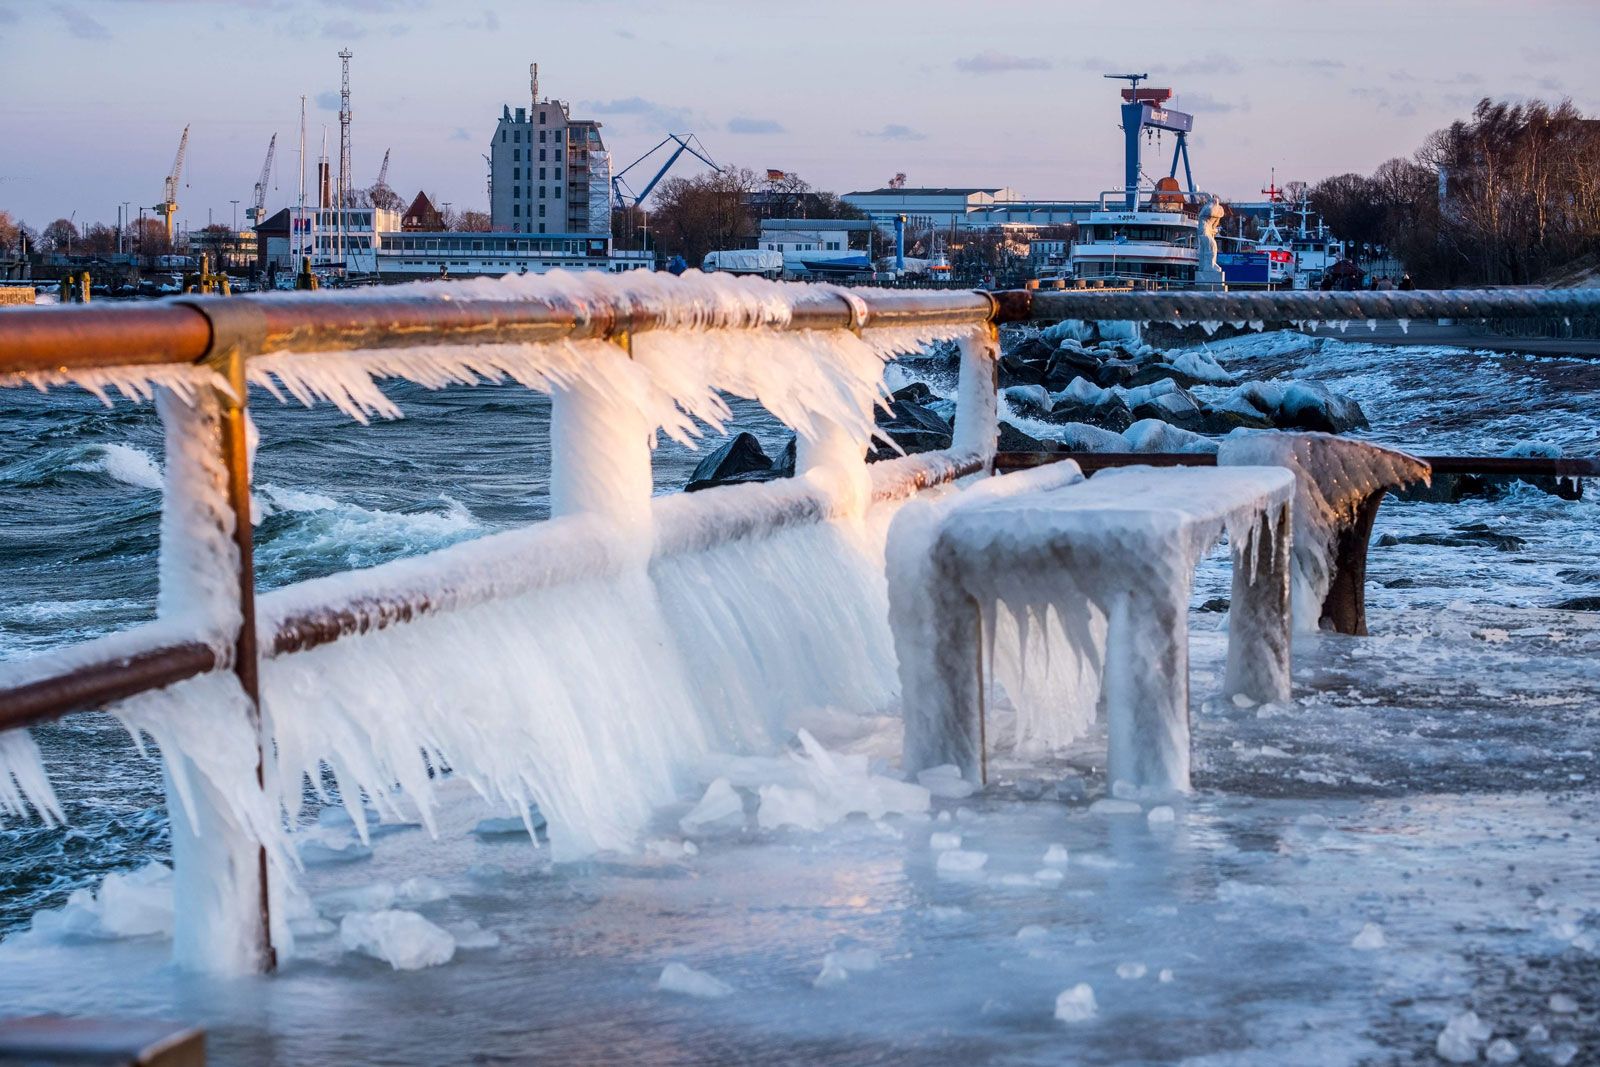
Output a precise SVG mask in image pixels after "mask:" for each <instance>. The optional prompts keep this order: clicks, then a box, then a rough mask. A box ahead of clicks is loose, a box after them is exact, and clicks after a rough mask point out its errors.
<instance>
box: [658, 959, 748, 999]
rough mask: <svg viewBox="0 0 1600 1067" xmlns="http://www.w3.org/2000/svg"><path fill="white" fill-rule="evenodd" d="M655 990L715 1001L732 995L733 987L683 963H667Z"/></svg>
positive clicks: (662, 969)
mask: <svg viewBox="0 0 1600 1067" xmlns="http://www.w3.org/2000/svg"><path fill="white" fill-rule="evenodd" d="M656 988H657V989H659V990H661V992H663V993H682V994H683V995H684V996H689V997H702V998H704V999H707V1000H716V999H719V998H721V997H726V996H729V995H731V994H732V993H733V991H734V990H733V986H731V985H729V984H728V983H727V982H724V981H722V980H721V979H720V978H714V977H712V976H711V975H709V974H707V973H706V972H704V971H697V970H695V969H694V968H693V967H690V966H688V965H687V964H683V963H669V964H667V965H666V966H665V967H663V968H661V977H660V978H658V979H656Z"/></svg>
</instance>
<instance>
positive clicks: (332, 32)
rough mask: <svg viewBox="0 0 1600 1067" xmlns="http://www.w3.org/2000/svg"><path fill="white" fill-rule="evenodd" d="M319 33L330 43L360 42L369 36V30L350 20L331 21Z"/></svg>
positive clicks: (323, 25)
mask: <svg viewBox="0 0 1600 1067" xmlns="http://www.w3.org/2000/svg"><path fill="white" fill-rule="evenodd" d="M318 32H319V33H320V34H321V35H322V36H323V37H326V38H327V39H328V40H330V41H359V40H361V38H363V37H365V36H366V35H367V28H366V27H365V26H361V25H357V24H356V23H354V22H352V21H351V20H349V19H329V20H328V21H327V22H324V23H323V24H322V29H321V30H319V31H318Z"/></svg>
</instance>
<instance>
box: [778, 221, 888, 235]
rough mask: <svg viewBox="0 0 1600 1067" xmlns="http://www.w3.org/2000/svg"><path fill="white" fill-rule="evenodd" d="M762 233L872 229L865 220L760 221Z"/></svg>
mask: <svg viewBox="0 0 1600 1067" xmlns="http://www.w3.org/2000/svg"><path fill="white" fill-rule="evenodd" d="M761 229H762V232H765V231H767V230H847V231H850V232H856V231H859V230H870V229H872V223H870V222H868V221H867V220H866V219H762V220H761Z"/></svg>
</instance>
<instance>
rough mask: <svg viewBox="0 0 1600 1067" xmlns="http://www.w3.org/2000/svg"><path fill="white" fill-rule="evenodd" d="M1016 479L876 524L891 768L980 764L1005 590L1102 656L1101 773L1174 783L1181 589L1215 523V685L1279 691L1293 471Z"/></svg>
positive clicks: (1267, 697) (1182, 726) (1181, 701)
mask: <svg viewBox="0 0 1600 1067" xmlns="http://www.w3.org/2000/svg"><path fill="white" fill-rule="evenodd" d="M1065 465H1066V464H1060V465H1059V466H1065ZM1033 473H1034V474H1036V475H1037V474H1040V473H1042V472H1033ZM1072 473H1073V474H1074V475H1076V473H1077V472H1076V470H1074V471H1073V472H1072ZM1019 477H1022V476H1020V475H1008V476H1006V477H1004V478H998V479H994V482H995V483H996V485H995V488H993V489H990V490H989V491H988V492H987V493H984V494H981V495H979V496H975V497H972V498H969V499H965V500H963V499H960V498H959V497H958V498H957V499H956V500H955V501H952V502H950V503H949V504H946V505H945V506H944V508H943V509H941V508H940V506H939V505H938V504H934V505H932V506H931V508H930V509H928V510H926V511H924V512H923V513H921V514H920V515H919V514H918V513H915V512H908V513H906V514H904V515H903V516H901V517H900V518H897V519H896V526H895V528H893V529H891V531H890V545H889V549H890V559H891V566H890V572H889V588H890V606H891V621H892V625H893V628H894V632H895V645H896V650H897V652H898V654H899V659H900V677H901V687H902V696H903V703H904V709H905V710H904V715H905V746H904V767H905V769H906V770H907V771H908V772H913V773H914V772H917V771H920V770H924V769H928V768H931V767H935V766H938V765H941V764H955V765H956V766H957V767H959V768H960V769H961V772H962V774H963V775H964V776H965V777H966V778H968V779H969V780H972V781H979V780H981V778H982V777H983V774H984V767H983V758H984V757H983V750H984V736H983V731H984V729H985V725H984V709H983V695H984V684H983V678H982V670H983V664H984V649H985V645H986V635H985V626H986V621H987V624H988V626H989V627H993V626H994V620H995V618H996V616H997V610H996V609H997V608H998V607H999V606H1001V605H1004V607H1005V608H1007V609H1008V610H1009V611H1011V612H1013V613H1032V614H1034V615H1035V616H1038V617H1048V614H1049V612H1051V611H1053V612H1054V613H1055V614H1056V615H1057V616H1058V617H1059V618H1060V619H1062V620H1066V625H1067V629H1068V631H1070V632H1073V633H1076V634H1077V635H1078V638H1077V642H1076V643H1078V644H1079V645H1090V646H1093V647H1090V648H1082V647H1080V648H1079V649H1077V650H1076V651H1078V652H1079V653H1085V654H1089V655H1094V656H1098V657H1100V658H1101V659H1102V660H1103V664H1102V665H1103V672H1102V676H1103V686H1102V692H1101V695H1102V697H1103V703H1104V706H1105V709H1106V723H1107V734H1108V749H1109V751H1108V757H1107V759H1108V773H1109V775H1110V778H1111V779H1112V780H1113V781H1118V780H1120V781H1126V782H1129V783H1131V784H1133V785H1136V786H1144V787H1150V788H1154V789H1180V790H1181V789H1187V788H1188V786H1189V667H1188V663H1189V660H1188V633H1187V621H1188V605H1189V594H1190V589H1191V586H1192V583H1193V577H1194V569H1195V566H1196V564H1198V563H1199V561H1200V558H1201V557H1202V556H1203V555H1204V554H1205V553H1206V551H1207V550H1208V549H1210V548H1211V546H1212V545H1214V544H1216V543H1217V541H1218V540H1219V539H1220V538H1221V536H1222V534H1223V533H1224V532H1226V533H1227V534H1228V540H1229V543H1230V544H1231V546H1232V549H1233V561H1234V572H1233V575H1234V576H1233V600H1232V605H1233V606H1232V609H1231V615H1230V620H1229V636H1228V664H1227V673H1226V681H1225V691H1226V693H1227V694H1230V695H1231V694H1243V695H1244V696H1247V697H1249V698H1250V699H1252V700H1256V701H1274V700H1283V699H1286V698H1287V697H1288V695H1289V537H1290V525H1291V518H1290V514H1291V502H1292V500H1293V497H1294V491H1295V476H1294V474H1293V473H1292V472H1291V471H1289V470H1287V469H1285V468H1283V467H1280V466H1270V467H1226V468H1223V467H1219V468H1207V469H1197V468H1187V469H1151V468H1144V467H1130V468H1124V469H1121V470H1117V471H1108V472H1105V473H1102V474H1100V475H1098V476H1097V477H1095V478H1093V479H1092V480H1089V481H1086V482H1077V481H1076V480H1075V479H1074V480H1072V481H1067V482H1065V483H1064V484H1057V485H1054V486H1045V485H1041V484H1038V483H1035V484H1031V485H1018V484H1016V483H1012V479H1013V478H1019ZM1006 483H1012V484H1011V485H1010V486H1007V484H1006ZM1008 489H1009V491H1007V490H1008ZM968 492H971V490H968ZM919 558H920V559H925V560H926V564H925V565H918V564H917V563H916V562H915V561H916V560H918V559H919ZM1092 615H1098V616H1102V617H1103V618H1104V620H1105V626H1104V630H1103V634H1104V638H1103V642H1102V641H1101V640H1099V639H1098V638H1096V637H1095V636H1094V633H1095V628H1094V627H1092V626H1087V625H1082V626H1080V625H1077V622H1076V621H1077V620H1087V619H1089V618H1090V617H1091V616H1092ZM988 637H989V639H991V640H992V637H993V632H992V630H991V632H990V634H989V635H988ZM1080 710H1081V709H1080ZM1069 711H1070V709H1062V713H1063V714H1066V713H1069Z"/></svg>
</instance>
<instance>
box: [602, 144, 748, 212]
mask: <svg viewBox="0 0 1600 1067" xmlns="http://www.w3.org/2000/svg"><path fill="white" fill-rule="evenodd" d="M674 141H675V142H677V145H678V147H677V148H674V149H673V150H672V154H671V155H670V156H668V157H667V161H666V162H665V163H663V164H662V165H661V169H660V170H658V171H656V173H655V177H653V178H651V179H650V180H649V181H648V182H646V183H645V187H644V188H643V189H641V190H639V192H638V193H635V192H634V191H633V190H632V189H630V188H629V187H628V183H627V182H625V181H623V180H622V176H623V175H625V174H627V173H628V172H629V171H630V170H632V169H633V168H634V167H637V166H638V165H639V164H641V163H643V162H644V161H645V160H647V159H649V158H650V157H651V156H653V155H655V154H656V153H657V152H659V151H660V150H661V149H662V148H663V147H665V146H666V145H667V144H668V143H670V142H674ZM690 142H694V143H693V144H691V143H690ZM695 144H700V139H699V138H698V137H696V136H695V135H694V134H692V133H691V134H689V135H688V136H687V137H684V136H681V135H679V134H676V133H669V134H667V135H666V136H665V137H663V138H662V139H661V142H660V144H657V145H656V146H655V147H654V148H652V149H650V151H648V152H646V153H645V154H644V155H642V156H640V157H639V158H638V159H636V160H634V161H633V162H632V163H629V164H628V165H627V166H626V167H623V168H622V169H621V170H619V171H617V172H616V173H615V174H613V175H612V176H611V196H612V199H613V201H614V202H615V205H616V206H617V207H618V208H621V209H623V210H626V209H628V208H630V207H637V206H638V205H639V204H642V203H644V201H645V199H646V198H647V197H648V196H649V195H650V194H651V192H653V191H654V190H655V187H656V184H657V183H658V182H660V181H661V179H662V178H664V177H666V175H667V171H669V170H671V169H672V165H673V164H674V163H676V162H677V161H678V157H679V156H681V155H683V154H684V153H685V152H688V153H689V154H690V155H692V156H694V157H695V158H696V159H698V160H699V161H700V162H702V163H704V164H705V165H706V166H708V167H710V168H711V169H712V170H713V171H715V172H716V173H718V174H721V173H722V168H721V167H719V166H717V165H716V164H715V163H713V162H712V161H711V158H710V156H708V155H707V154H706V153H705V152H703V151H701V150H700V149H703V148H705V145H703V144H700V148H695V147H694V145H695Z"/></svg>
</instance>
